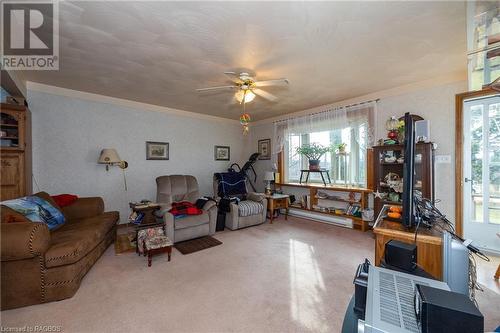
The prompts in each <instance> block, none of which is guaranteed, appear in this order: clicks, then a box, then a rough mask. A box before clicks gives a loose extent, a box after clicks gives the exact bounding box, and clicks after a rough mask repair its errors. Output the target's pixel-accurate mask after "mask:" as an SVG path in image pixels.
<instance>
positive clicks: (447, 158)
mask: <svg viewBox="0 0 500 333" xmlns="http://www.w3.org/2000/svg"><path fill="white" fill-rule="evenodd" d="M434 161H435V162H436V164H437V163H440V164H451V155H436V156H435V157H434Z"/></svg>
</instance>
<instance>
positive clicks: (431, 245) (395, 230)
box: [373, 219, 443, 280]
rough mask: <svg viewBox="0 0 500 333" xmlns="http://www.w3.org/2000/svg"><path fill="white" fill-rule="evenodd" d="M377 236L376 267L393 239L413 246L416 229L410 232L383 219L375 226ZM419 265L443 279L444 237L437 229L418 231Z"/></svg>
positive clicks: (398, 224)
mask: <svg viewBox="0 0 500 333" xmlns="http://www.w3.org/2000/svg"><path fill="white" fill-rule="evenodd" d="M373 233H374V234H375V266H380V265H381V262H382V260H383V259H384V251H385V244H386V243H387V242H388V241H390V240H391V239H395V240H398V241H401V242H404V243H410V244H413V243H414V240H415V229H413V230H408V229H407V228H405V227H404V226H403V225H402V224H401V223H398V222H392V221H387V220H384V219H381V220H380V221H379V222H378V223H376V224H375V225H374V226H373ZM417 264H418V266H419V267H420V268H422V269H423V270H425V271H426V272H428V273H429V274H431V275H432V276H433V277H434V278H436V279H438V280H442V278H443V237H442V233H441V232H440V231H437V230H435V229H425V228H422V227H421V228H419V229H418V236H417Z"/></svg>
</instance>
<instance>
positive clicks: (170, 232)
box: [162, 211, 175, 242]
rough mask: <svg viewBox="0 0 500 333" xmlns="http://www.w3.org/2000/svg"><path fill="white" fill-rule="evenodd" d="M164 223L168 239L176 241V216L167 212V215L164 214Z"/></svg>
mask: <svg viewBox="0 0 500 333" xmlns="http://www.w3.org/2000/svg"><path fill="white" fill-rule="evenodd" d="M162 217H163V222H164V223H165V232H166V234H167V237H168V238H169V239H170V240H171V241H172V242H174V241H175V237H174V232H175V227H174V223H175V221H174V220H175V217H174V215H172V214H171V213H169V212H168V211H166V212H165V213H163V216H162Z"/></svg>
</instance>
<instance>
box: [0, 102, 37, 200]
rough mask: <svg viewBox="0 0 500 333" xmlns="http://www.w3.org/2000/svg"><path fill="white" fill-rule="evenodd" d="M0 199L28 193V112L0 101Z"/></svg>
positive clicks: (29, 180)
mask: <svg viewBox="0 0 500 333" xmlns="http://www.w3.org/2000/svg"><path fill="white" fill-rule="evenodd" d="M0 116H1V119H0V131H1V136H0V141H1V146H0V167H1V168H0V200H1V201H3V200H9V199H13V198H17V197H21V196H25V195H28V194H31V193H32V186H31V114H30V111H29V110H28V108H26V107H24V106H17V105H10V104H4V103H2V104H1V108H0Z"/></svg>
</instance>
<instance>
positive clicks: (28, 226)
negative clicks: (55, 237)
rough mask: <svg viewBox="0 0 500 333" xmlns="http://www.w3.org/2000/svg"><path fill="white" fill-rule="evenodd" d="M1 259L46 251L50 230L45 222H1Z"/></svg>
mask: <svg viewBox="0 0 500 333" xmlns="http://www.w3.org/2000/svg"><path fill="white" fill-rule="evenodd" d="M1 241H2V244H1V251H2V253H1V257H2V261H8V260H20V259H27V258H33V257H36V256H38V255H43V254H45V252H47V249H48V248H49V245H50V232H49V228H48V227H47V225H46V224H45V223H34V222H20V223H2V224H1Z"/></svg>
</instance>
